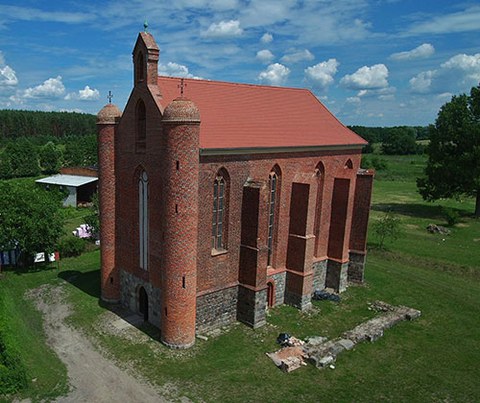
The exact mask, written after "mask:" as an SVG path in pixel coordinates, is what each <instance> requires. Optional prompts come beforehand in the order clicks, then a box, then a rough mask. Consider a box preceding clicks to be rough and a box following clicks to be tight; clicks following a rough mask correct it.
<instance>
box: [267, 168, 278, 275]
mask: <svg viewBox="0 0 480 403" xmlns="http://www.w3.org/2000/svg"><path fill="white" fill-rule="evenodd" d="M277 187H278V175H277V174H276V172H271V173H270V179H269V188H270V196H269V201H268V237H267V248H268V255H267V266H271V265H272V255H273V247H274V244H273V237H274V233H275V226H276V222H277V220H276V217H275V215H276V201H277Z"/></svg>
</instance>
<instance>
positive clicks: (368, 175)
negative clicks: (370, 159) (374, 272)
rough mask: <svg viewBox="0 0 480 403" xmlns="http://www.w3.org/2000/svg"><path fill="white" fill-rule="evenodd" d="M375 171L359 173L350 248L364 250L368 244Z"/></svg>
mask: <svg viewBox="0 0 480 403" xmlns="http://www.w3.org/2000/svg"><path fill="white" fill-rule="evenodd" d="M373 175H374V172H372V171H367V172H361V173H359V174H358V175H357V184H356V187H355V200H354V209H353V218H352V232H351V235H350V249H351V250H355V251H359V252H364V251H365V250H366V246H367V229H368V217H369V215H370V202H371V198H372V186H373Z"/></svg>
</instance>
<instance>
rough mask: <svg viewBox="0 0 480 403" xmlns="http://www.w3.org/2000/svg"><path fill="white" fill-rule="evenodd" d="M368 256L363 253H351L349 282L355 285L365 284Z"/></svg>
mask: <svg viewBox="0 0 480 403" xmlns="http://www.w3.org/2000/svg"><path fill="white" fill-rule="evenodd" d="M366 259H367V255H366V254H365V253H362V252H353V251H351V252H350V261H349V262H348V281H349V282H354V283H363V280H364V272H365V262H366Z"/></svg>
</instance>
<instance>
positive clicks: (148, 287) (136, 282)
mask: <svg viewBox="0 0 480 403" xmlns="http://www.w3.org/2000/svg"><path fill="white" fill-rule="evenodd" d="M120 285H121V286H120V290H121V295H120V302H121V304H122V305H123V306H124V307H126V308H128V309H129V310H130V311H132V312H136V313H139V310H138V289H139V288H140V287H143V288H144V289H145V292H146V293H147V296H148V322H149V323H151V324H152V325H154V326H156V327H158V328H161V323H160V322H161V320H160V318H161V315H160V306H161V302H160V301H161V298H160V289H159V288H155V287H153V286H152V284H150V283H149V282H146V281H144V280H142V279H141V278H138V277H137V276H134V275H133V274H131V273H129V272H127V271H125V270H120Z"/></svg>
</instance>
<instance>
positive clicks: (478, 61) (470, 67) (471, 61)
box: [440, 53, 480, 80]
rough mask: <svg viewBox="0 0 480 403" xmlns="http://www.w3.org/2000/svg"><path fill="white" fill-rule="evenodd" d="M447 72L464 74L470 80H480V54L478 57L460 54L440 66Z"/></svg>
mask: <svg viewBox="0 0 480 403" xmlns="http://www.w3.org/2000/svg"><path fill="white" fill-rule="evenodd" d="M440 67H441V68H442V69H446V70H457V71H459V72H463V73H464V74H465V75H466V76H467V77H468V78H472V79H474V80H480V53H477V54H476V55H466V54H459V55H456V56H453V57H452V58H450V59H449V60H447V61H446V62H445V63H443V64H442V65H441V66H440Z"/></svg>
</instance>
